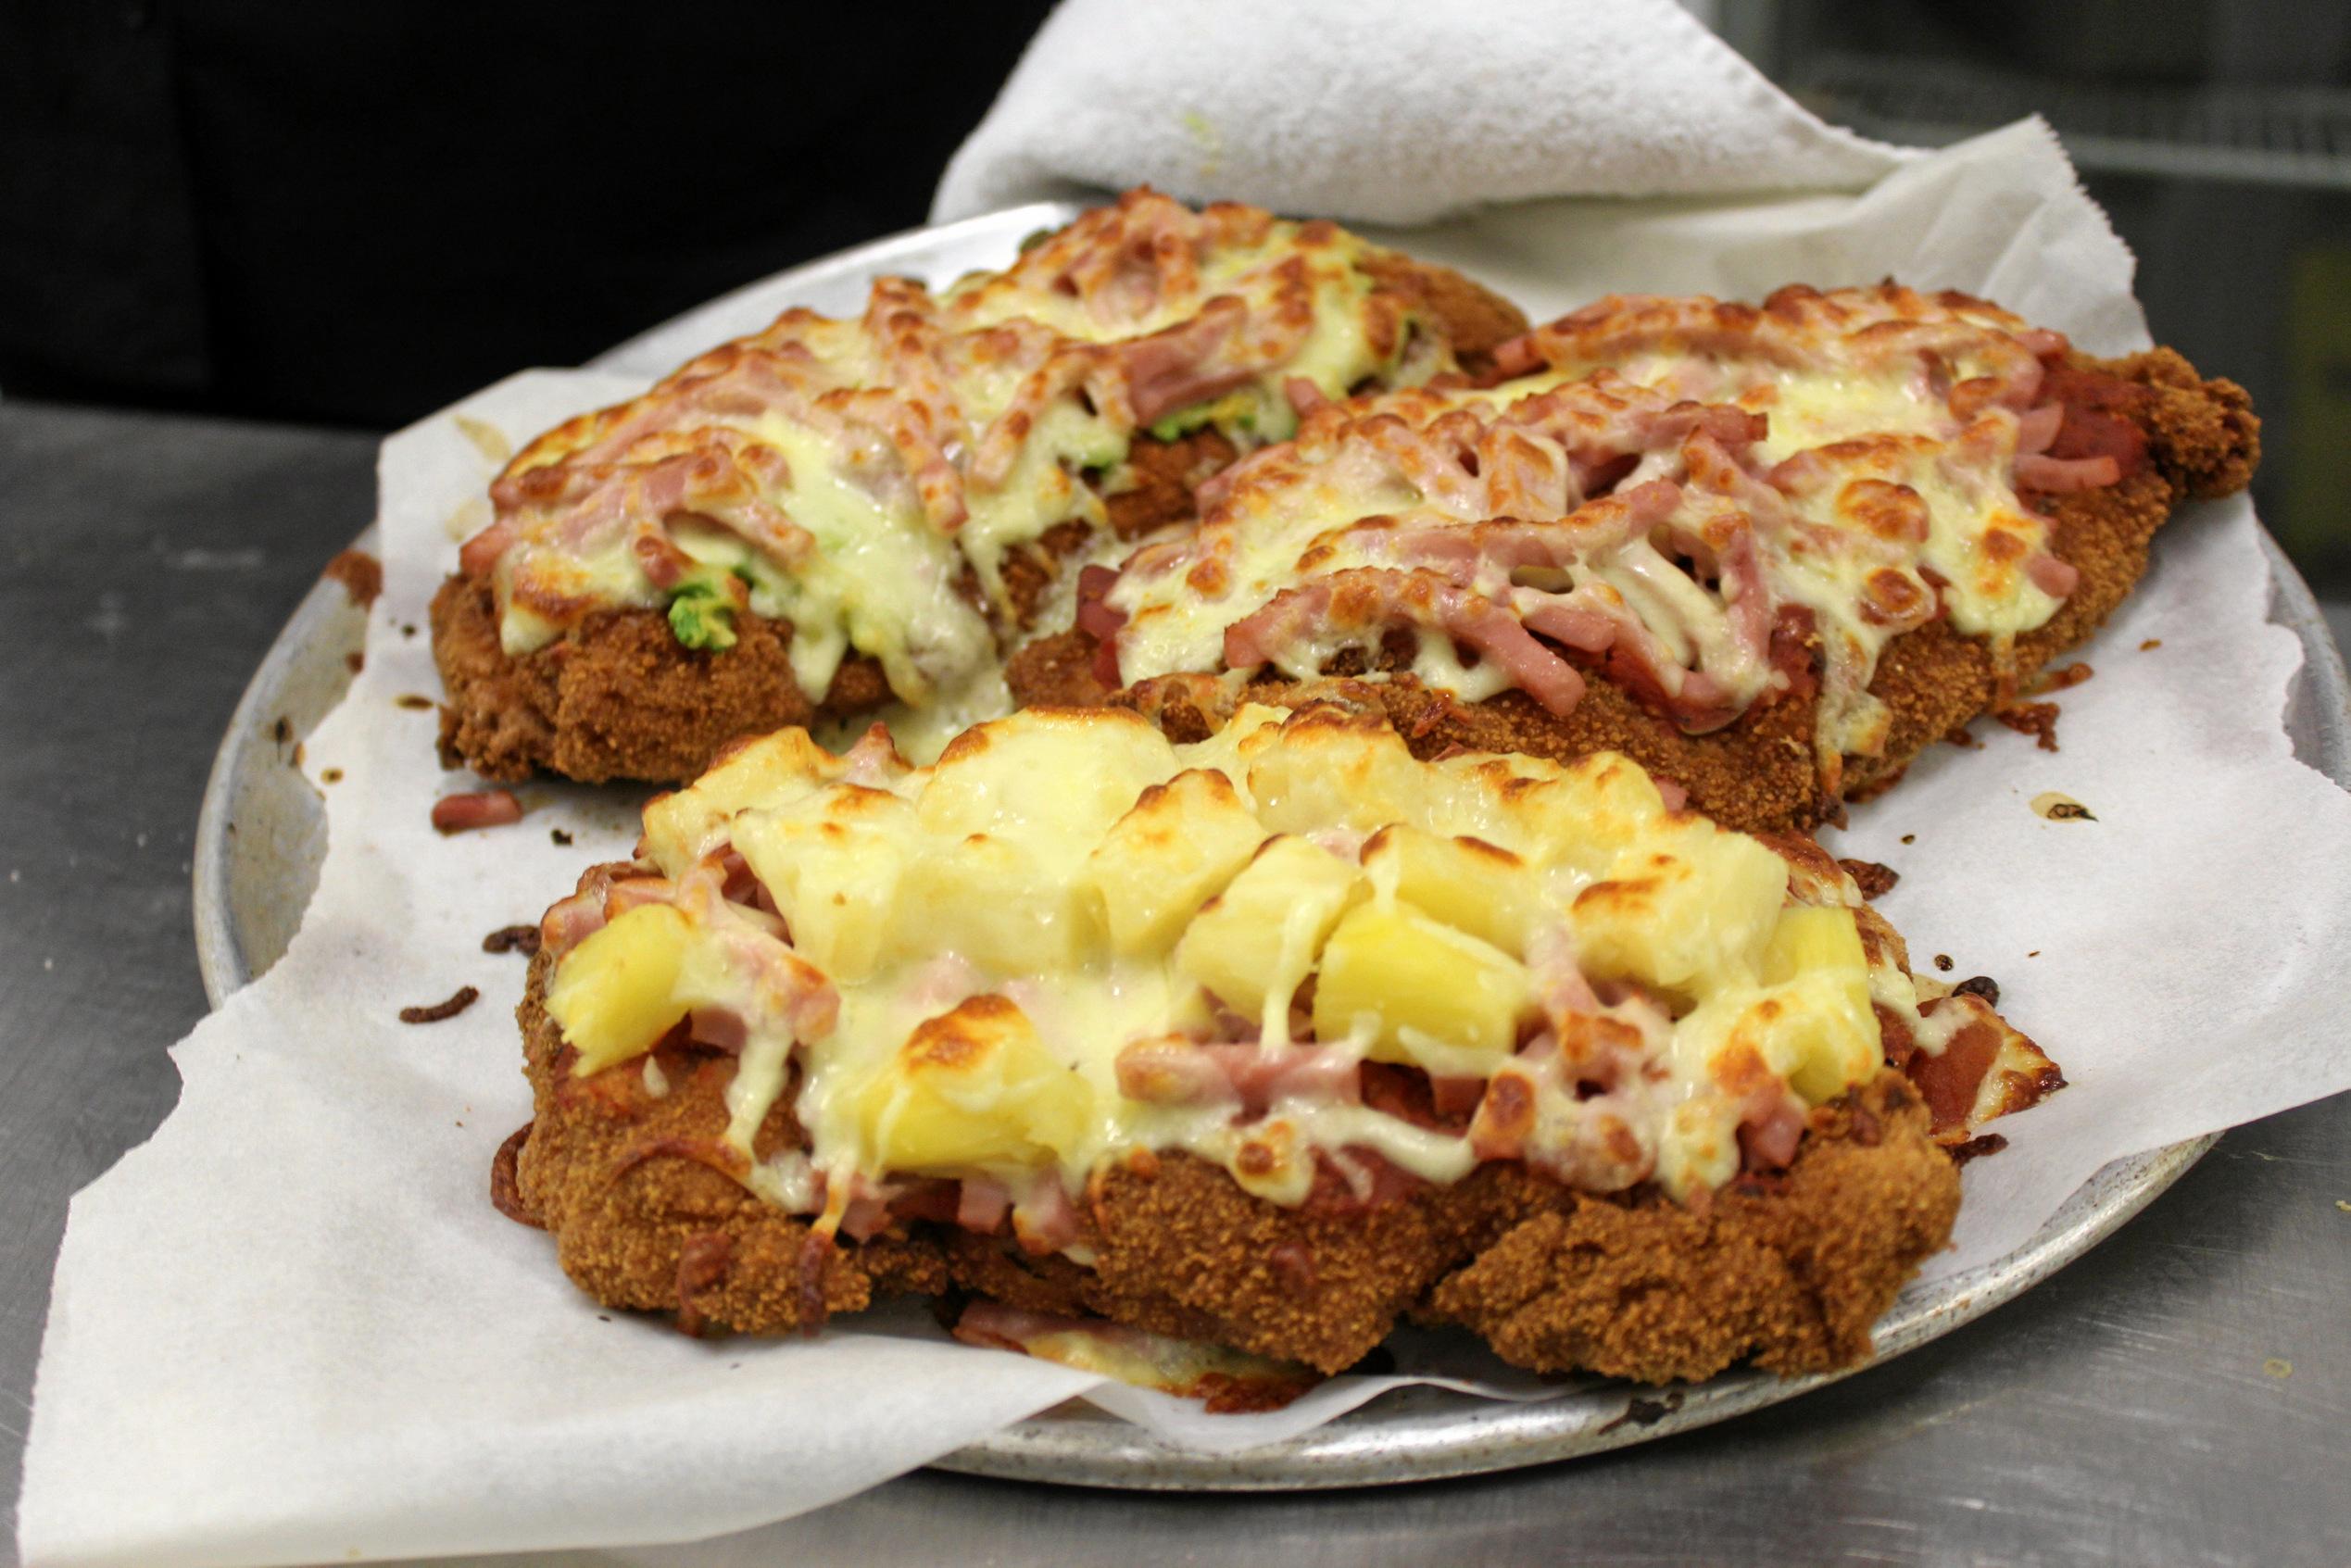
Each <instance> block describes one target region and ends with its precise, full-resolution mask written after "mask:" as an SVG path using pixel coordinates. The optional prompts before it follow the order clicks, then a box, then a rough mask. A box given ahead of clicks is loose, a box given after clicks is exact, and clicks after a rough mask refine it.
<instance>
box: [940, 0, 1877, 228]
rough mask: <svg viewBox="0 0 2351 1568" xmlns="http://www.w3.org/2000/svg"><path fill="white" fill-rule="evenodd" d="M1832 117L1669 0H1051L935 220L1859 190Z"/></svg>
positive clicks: (1856, 159) (1859, 145)
mask: <svg viewBox="0 0 2351 1568" xmlns="http://www.w3.org/2000/svg"><path fill="white" fill-rule="evenodd" d="M1904 158H1905V153H1904V152H1903V150H1902V149H1899V148H1895V147H1891V146H1887V145H1885V144H1881V143H1877V142H1871V141H1867V140H1865V139H1864V138H1862V137H1859V136H1856V135H1854V134H1853V133H1852V132H1846V131H1841V130H1838V129H1837V128H1835V127H1833V126H1830V125H1828V124H1825V123H1823V122H1822V121H1821V120H1819V119H1817V118H1815V117H1814V116H1813V115H1812V114H1810V113H1808V112H1807V111H1805V110H1804V108H1803V107H1800V106H1799V105H1797V104H1796V102H1795V101H1794V100H1793V99H1792V98H1790V97H1789V96H1788V95H1787V94H1784V93H1782V92H1780V91H1779V89H1778V88H1777V87H1774V86H1773V85H1772V84H1771V83H1770V82H1768V81H1766V79H1765V78H1764V77H1763V76H1762V74H1761V73H1759V72H1758V71H1756V70H1755V69H1754V67H1752V66H1750V65H1749V64H1747V62H1746V61H1745V60H1743V59H1741V58H1740V56H1738V55H1737V54H1736V53H1735V52H1734V51H1732V50H1731V49H1730V48H1729V46H1728V45H1727V44H1724V43H1722V41H1721V40H1719V39H1717V38H1716V37H1715V36H1714V35H1713V34H1712V33H1710V32H1708V31H1706V30H1705V29H1704V27H1702V26H1700V25H1699V24H1698V22H1697V21H1696V20H1694V19H1692V18H1691V16H1690V15H1689V14H1688V13H1686V12H1684V11H1683V10H1681V9H1680V8H1679V7H1678V6H1676V5H1674V4H1672V0H1455V3H1453V4H1443V3H1440V0H1063V4H1062V6H1061V7H1060V9H1058V10H1056V11H1055V12H1054V13H1053V15H1052V16H1051V17H1050V19H1048V20H1047V21H1046V23H1045V26H1044V28H1043V30H1042V31H1039V32H1038V33H1037V38H1036V40H1035V41H1034V42H1033V43H1032V44H1030V45H1029V48H1028V52H1027V53H1026V54H1025V56H1023V57H1022V59H1021V63H1020V66H1019V68H1018V69H1015V70H1014V71H1013V72H1012V78H1011V80H1009V81H1008V82H1006V83H1005V85H1004V90H1003V92H1002V93H1001V94H999V96H998V98H997V100H996V103H995V106H994V107H992V108H990V109H989V110H988V113H987V118H986V119H983V120H982V121H981V122H980V125H979V128H978V129H977V130H976V131H974V132H973V133H972V135H971V138H970V139H969V140H968V141H966V142H965V143H964V144H963V146H962V150H960V151H959V152H958V153H957V154H956V155H955V158H954V160H953V161H952V162H951V163H949V166H948V169H947V175H946V178H945V179H943V180H942V181H941V182H940V183H939V188H938V194H937V201H936V202H935V204H934V206H933V208H932V217H933V218H934V220H949V219H956V218H964V217H968V216H970V215H972V214H974V213H976V212H985V211H987V210H989V209H991V208H995V207H1006V206H1010V205H1012V204H1013V203H1016V202H1024V201H1033V200H1037V199H1039V198H1051V197H1073V196H1075V197H1085V196H1090V195H1095V194H1100V193H1101V192H1104V191H1114V190H1118V189H1122V188H1124V187H1125V186H1128V185H1132V184H1137V183H1150V184H1152V185H1156V186H1158V187H1159V188H1160V189H1162V190H1163V191H1166V192H1168V193H1169V194H1173V195H1176V196H1180V197H1185V198H1188V199H1191V200H1196V201H1197V200H1202V199H1206V198H1210V197H1218V196H1222V197H1231V198H1234V199H1238V200H1241V201H1248V202H1254V203H1256V204H1258V205H1260V206H1263V207H1272V208H1274V209H1275V210H1276V211H1278V212H1287V213H1293V214H1303V215H1313V216H1318V217H1328V218H1338V219H1343V220H1353V221H1358V222H1379V223H1425V222H1428V221H1430V220H1434V219H1437V218H1440V217H1445V216H1448V215H1450V214H1453V213H1458V212H1462V211H1465V210H1466V209H1468V208H1471V207H1477V206H1478V205H1480V204H1484V203H1490V202H1506V201H1518V200H1524V199H1527V198H1528V197H1535V196H1555V195H1628V196H1630V195H1697V194H1724V193H1729V192H1754V191H1765V190H1856V189H1859V188H1861V187H1863V186H1865V185H1867V184H1869V183H1871V182H1874V181H1875V180H1877V179H1878V178H1879V177H1880V176H1881V175H1884V174H1885V173H1887V172H1888V171H1890V170H1891V169H1893V168H1894V167H1895V166H1896V165H1897V164H1899V163H1901V162H1902V161H1903V160H1904Z"/></svg>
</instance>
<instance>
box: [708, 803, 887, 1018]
mask: <svg viewBox="0 0 2351 1568" xmlns="http://www.w3.org/2000/svg"><path fill="white" fill-rule="evenodd" d="M913 833H914V809H913V808H912V807H911V806H909V805H908V804H907V803H906V802H905V801H903V800H901V799H899V797H897V796H895V795H891V794H888V793H887V792H886V791H883V790H878V789H863V788H860V787H859V786H857V785H854V784H840V785H836V786H835V787H834V788H833V789H831V790H828V791H826V792H824V793H823V794H822V795H815V796H810V797H805V798H803V799H801V800H798V801H795V802H793V803H791V804H789V805H786V806H784V807H781V808H779V809H775V810H772V811H758V810H752V811H746V812H744V813H743V814H742V815H741V816H740V817H738V818H736V819H735V828H734V840H735V848H736V850H738V851H739V852H740V853H741V854H742V857H743V859H744V862H745V863H746V864H747V865H748V866H749V867H750V868H751V874H752V875H754V876H756V877H758V878H759V879H760V881H761V883H763V884H766V886H767V890H768V895H769V897H773V899H774V900H775V908H776V910H777V912H778V913H780V914H781V915H783V917H784V922H785V924H786V925H788V926H789V927H791V931H792V946H793V947H796V948H798V950H799V952H800V953H801V954H802V955H803V956H805V957H806V958H807V959H808V960H810V961H811V963H814V964H815V965H816V966H817V967H818V968H820V969H822V970H823V971H824V972H826V973H827V974H829V975H831V976H832V977H833V979H835V980H836V981H838V982H842V983H855V982H858V981H862V980H867V979H870V978H872V977H873V975H874V972H875V971H876V970H877V969H879V968H880V967H881V964H882V961H883V960H884V959H885V957H886V940H887V937H888V934H889V932H890V929H891V922H892V920H893V917H894V915H895V912H896V910H897V908H898V894H899V881H900V879H901V877H902V875H903V872H904V871H905V866H906V861H907V858H908V855H907V847H908V845H909V843H910V842H911V837H912V834H913Z"/></svg>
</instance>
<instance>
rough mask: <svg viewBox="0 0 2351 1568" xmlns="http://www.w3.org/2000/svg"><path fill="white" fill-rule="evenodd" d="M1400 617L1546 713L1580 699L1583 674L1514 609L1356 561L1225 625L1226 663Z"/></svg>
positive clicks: (1249, 662)
mask: <svg viewBox="0 0 2351 1568" xmlns="http://www.w3.org/2000/svg"><path fill="white" fill-rule="evenodd" d="M1399 623H1402V624H1407V625H1423V626H1429V627H1434V628H1436V629H1437V630H1440V631H1441V632H1443V633H1445V634H1446V635H1448V636H1450V637H1452V638H1454V639H1456V640H1458V641H1460V642H1463V643H1465V644H1467V645H1468V646H1471V647H1474V648H1476V649H1477V651H1478V652H1479V653H1480V654H1481V655H1483V656H1485V657H1487V658H1490V659H1495V660H1496V661H1498V662H1499V663H1501V664H1502V666H1503V668H1505V669H1507V670H1508V671H1510V675H1511V679H1512V680H1513V681H1514V682H1515V683H1516V684H1518V686H1519V687H1520V688H1521V689H1522V690H1524V691H1525V692H1526V693H1527V694H1528V696H1532V697H1533V698H1534V699H1535V700H1536V701H1538V702H1540V703H1541V704H1542V705H1543V706H1544V707H1545V708H1547V709H1550V710H1551V711H1552V712H1553V713H1566V712H1570V711H1572V710H1573V709H1574V708H1575V706H1576V704H1577V703H1578V702H1580V701H1582V700H1583V696H1584V682H1583V677H1582V676H1580V675H1578V674H1577V673H1576V671H1575V669H1574V667H1573V666H1571V665H1569V664H1568V663H1567V662H1566V660H1565V659H1561V658H1560V657H1559V656H1558V655H1557V654H1555V653H1553V652H1552V651H1551V650H1550V649H1548V648H1546V647H1544V646H1542V644H1540V643H1539V642H1537V641H1536V640H1535V639H1534V638H1533V637H1531V636H1528V634H1527V629H1526V627H1525V626H1524V625H1523V624H1522V623H1521V622H1520V621H1519V620H1518V618H1517V617H1516V616H1515V615H1512V614H1511V613H1510V612H1509V611H1508V610H1506V609H1504V608H1502V607H1501V606H1500V605H1497V604H1496V603H1494V602H1493V601H1492V600H1491V599H1485V598H1480V597H1478V596H1476V595H1474V594H1469V593H1465V592H1464V591H1463V590H1462V589H1460V588H1457V587H1455V586H1454V585H1452V583H1448V582H1446V581H1445V580H1444V579H1443V578H1441V577H1440V576H1438V575H1436V574H1435V573H1434V572H1428V571H1380V570H1376V569H1371V568H1361V567H1359V568H1354V569H1352V570H1349V571H1338V572H1333V573H1331V574H1330V575H1329V576H1327V577H1324V578H1320V579H1317V580H1315V581H1314V582H1312V583H1308V584H1307V585H1306V586H1304V587H1300V588H1289V589H1285V590H1283V591H1282V593H1280V594H1279V595H1277V596H1276V597H1275V599H1274V601H1273V603H1271V604H1269V605H1267V606H1266V607H1265V608H1264V609H1261V610H1259V611H1258V612H1257V613H1255V614H1254V615H1251V616H1248V617H1246V618H1244V619H1243V620H1240V621H1236V622H1234V623H1233V624H1232V625H1230V626H1228V627H1226V629H1225V663H1226V666H1227V667H1228V668H1230V669H1234V670H1249V669H1254V668H1255V667H1256V666H1258V665H1260V664H1264V663H1267V662H1269V661H1271V660H1273V659H1276V658H1278V657H1279V656H1280V655H1281V654H1282V653H1283V652H1285V651H1287V650H1288V649H1289V648H1290V647H1292V646H1296V645H1297V644H1299V643H1301V642H1306V641H1310V640H1313V639H1314V638H1315V637H1317V636H1318V635H1321V634H1326V633H1327V632H1329V631H1333V630H1336V631H1338V632H1339V633H1361V632H1364V631H1367V630H1371V629H1375V628H1377V627H1379V626H1382V625H1393V624H1399Z"/></svg>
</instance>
